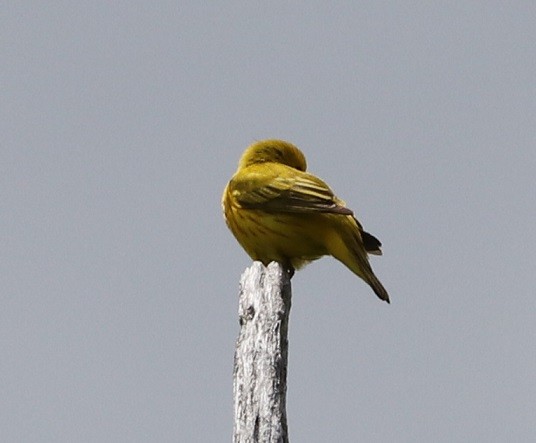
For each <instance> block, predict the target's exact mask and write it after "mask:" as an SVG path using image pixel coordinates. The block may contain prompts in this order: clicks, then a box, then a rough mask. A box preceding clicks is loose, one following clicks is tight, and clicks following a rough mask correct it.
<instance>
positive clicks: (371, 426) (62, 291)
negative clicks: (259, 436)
mask: <svg viewBox="0 0 536 443" xmlns="http://www.w3.org/2000/svg"><path fill="white" fill-rule="evenodd" d="M449 3H450V4H446V3H445V2H395V1H379V2H359V1H352V2H336V3H328V2H299V1H296V2H291V3H289V2H262V3H261V2H259V3H255V2H197V1H182V2H153V3H150V2H139V1H129V2H125V1H118V2H113V3H110V2H101V1H95V2H86V3H81V2H78V3H69V2H45V3H43V2H31V1H26V2H9V4H5V5H4V6H3V12H2V16H1V18H0V36H1V41H2V45H1V59H2V70H1V74H0V88H1V96H0V99H1V102H2V107H1V108H0V109H1V112H2V115H1V123H0V124H1V128H2V129H1V131H0V140H1V150H2V152H1V159H2V161H1V164H0V168H1V171H0V172H1V183H2V185H1V199H0V204H1V214H2V215H1V216H0V236H1V247H0V279H1V280H0V281H1V309H0V353H1V360H0V394H1V398H2V401H1V402H0V440H1V441H6V442H108V441H109V442H177V441H184V442H223V441H230V439H231V433H232V363H233V350H234V343H235V339H236V337H237V334H238V320H237V292H238V281H239V278H240V275H241V273H242V271H243V270H244V268H245V267H246V266H248V265H249V264H250V260H249V258H248V257H247V256H246V254H245V253H244V252H243V251H242V249H241V248H240V247H239V246H238V244H237V243H236V241H235V240H234V238H233V237H232V236H231V234H230V232H228V230H227V228H226V227H225V224H224V222H223V220H222V216H221V209H220V196H221V191H222V189H223V187H224V186H225V183H226V181H227V180H228V179H229V177H230V176H231V175H232V174H233V172H234V171H235V169H236V164H237V161H238V158H239V156H240V154H241V153H242V151H243V150H244V148H245V147H246V146H247V145H248V144H250V143H251V142H252V141H254V140H259V139H262V138H266V137H277V138H284V139H287V140H288V141H291V142H293V143H295V144H297V145H298V146H300V147H301V148H302V150H303V151H304V153H305V155H306V156H307V159H308V164H309V169H310V171H311V172H313V173H315V174H317V175H319V176H320V177H322V178H323V179H324V180H326V181H327V182H328V183H329V184H330V185H331V186H332V188H333V189H334V190H335V192H336V193H337V194H338V195H339V196H340V197H341V198H343V199H344V200H346V202H347V203H348V205H349V206H350V207H351V208H353V209H354V210H355V212H356V213H357V215H358V217H359V218H360V220H361V222H362V223H363V224H364V226H365V228H366V229H367V230H368V231H370V232H371V233H373V234H375V235H376V236H378V237H379V238H380V239H381V240H382V242H383V244H384V256H383V257H380V258H376V257H373V258H372V262H373V267H374V269H375V271H376V273H377V275H378V276H379V277H380V279H381V280H382V282H383V283H384V285H385V286H386V287H387V289H388V290H389V292H390V295H391V299H392V304H391V305H390V306H389V305H387V304H385V303H382V302H380V301H379V300H378V299H377V298H376V297H375V296H374V294H373V293H372V291H371V290H370V289H369V288H368V287H367V286H366V285H365V284H364V283H363V282H362V281H361V280H359V279H358V278H357V277H355V276H354V275H353V274H352V273H350V272H349V271H348V270H347V269H346V268H345V267H344V266H342V265H341V264H340V263H338V262H336V261H335V260H334V259H331V258H325V259H323V260H320V261H318V262H316V263H313V264H311V265H309V267H307V268H306V269H305V270H303V271H301V272H299V273H297V274H296V276H295V277H294V279H293V306H292V312H291V323H290V367H289V380H288V383H289V391H288V415H289V431H290V437H291V440H292V441H293V442H326V441H333V442H355V441H358V440H359V441H364V442H387V441H390V442H395V441H396V442H454V441H456V442H462V441H467V442H506V441H509V442H512V441H516V442H522V441H527V442H528V441H536V426H535V425H534V423H535V422H536V412H535V411H536V408H535V403H534V399H535V398H536V375H535V374H536V353H535V342H536V322H535V314H536V297H535V294H534V291H535V288H536V272H535V263H536V253H535V248H534V244H535V242H536V234H535V228H534V224H535V221H536V217H535V215H536V214H535V212H536V210H535V209H536V192H535V179H534V174H535V170H536V150H535V146H534V141H535V140H536V46H535V44H534V42H535V41H536V27H535V26H534V23H535V19H536V5H535V4H534V2H521V1H519V2H509V3H505V2H495V1H486V2H483V1H473V2H449ZM209 4H210V5H209Z"/></svg>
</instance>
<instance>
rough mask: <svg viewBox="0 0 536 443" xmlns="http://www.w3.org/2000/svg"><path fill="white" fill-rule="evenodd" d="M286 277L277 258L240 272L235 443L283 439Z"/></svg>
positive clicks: (288, 291)
mask: <svg viewBox="0 0 536 443" xmlns="http://www.w3.org/2000/svg"><path fill="white" fill-rule="evenodd" d="M290 304H291V285H290V275H289V273H288V272H287V271H286V270H284V269H283V267H282V266H281V265H280V264H279V263H276V262H272V263H270V264H269V265H268V266H267V267H264V265H263V264H262V263H260V262H254V263H253V265H252V266H251V267H249V268H247V269H246V270H245V271H244V273H243V274H242V278H241V280H240V299H239V308H238V314H239V318H240V334H239V337H238V340H237V343H236V350H235V358H234V371H233V394H234V429H233V441H234V442H235V443H287V442H288V441H289V440H288V430H287V416H286V394H287V363H288V320H289V313H290Z"/></svg>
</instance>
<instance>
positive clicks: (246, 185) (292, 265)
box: [222, 139, 390, 303]
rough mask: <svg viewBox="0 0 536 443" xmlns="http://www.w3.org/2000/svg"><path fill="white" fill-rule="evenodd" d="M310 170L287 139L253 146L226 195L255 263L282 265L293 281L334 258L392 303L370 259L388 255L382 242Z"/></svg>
mask: <svg viewBox="0 0 536 443" xmlns="http://www.w3.org/2000/svg"><path fill="white" fill-rule="evenodd" d="M306 169H307V163H306V160H305V156H304V154H303V153H302V151H301V150H300V149H299V148H298V147H296V146H295V145H293V144H292V143H289V142H287V141H284V140H278V139H267V140H261V141H257V142H255V143H253V144H251V145H250V146H248V147H247V148H246V150H245V151H244V153H243V154H242V156H241V157H240V160H239V162H238V169H237V170H236V172H235V174H234V175H233V176H232V178H231V179H230V181H229V182H228V184H227V185H226V187H225V189H224V191H223V196H222V210H223V214H224V219H225V221H226V223H227V226H228V227H229V229H230V230H231V232H232V233H233V235H234V236H235V238H236V240H237V241H238V243H239V244H240V245H241V246H242V248H243V249H244V250H245V251H246V253H247V254H248V255H249V256H250V257H251V258H252V259H253V260H254V261H257V260H258V261H261V262H262V263H263V264H264V265H265V266H267V265H268V264H269V263H270V262H272V261H276V262H279V263H280V264H281V265H282V266H283V267H284V268H285V269H286V270H287V271H288V272H289V273H290V276H291V277H292V275H293V274H294V271H295V270H297V269H300V268H302V267H303V266H304V265H306V264H307V263H309V262H311V261H313V260H317V259H319V258H320V257H322V256H326V255H331V256H333V257H334V258H336V259H337V260H339V261H340V262H342V263H343V264H344V265H345V266H346V267H347V268H348V269H350V270H351V271H352V272H353V273H354V274H356V275H357V276H358V277H360V278H361V279H362V280H364V281H365V282H366V283H367V284H368V285H369V286H370V287H371V288H372V290H373V291H374V293H375V294H376V295H377V296H378V297H379V298H380V299H381V300H384V301H386V302H387V303H390V300H389V294H388V293H387V290H386V289H385V288H384V287H383V285H382V283H381V282H380V280H378V278H377V277H376V275H374V272H373V270H372V268H371V266H370V263H369V260H368V254H373V255H382V251H381V245H382V244H381V242H380V241H379V240H378V239H377V238H376V237H374V236H373V235H372V234H369V233H368V232H366V231H364V230H363V227H362V226H361V223H360V222H359V221H358V220H357V218H356V217H355V215H354V212H353V211H352V210H351V209H349V208H348V207H347V206H346V203H345V202H344V201H343V200H341V199H339V198H338V197H336V196H335V194H334V193H333V191H332V190H331V188H330V187H329V186H328V185H327V184H326V183H325V182H324V181H323V180H321V179H320V178H318V177H316V176H315V175H313V174H310V173H308V172H306Z"/></svg>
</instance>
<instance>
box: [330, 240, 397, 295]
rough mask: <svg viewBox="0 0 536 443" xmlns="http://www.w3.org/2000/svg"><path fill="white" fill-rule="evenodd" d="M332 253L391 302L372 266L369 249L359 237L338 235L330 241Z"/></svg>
mask: <svg viewBox="0 0 536 443" xmlns="http://www.w3.org/2000/svg"><path fill="white" fill-rule="evenodd" d="M330 245H331V246H332V247H331V248H330V254H331V255H332V256H333V257H335V258H336V259H337V260H339V261H341V262H342V263H344V264H345V265H346V267H347V268H348V269H350V270H351V271H352V272H353V273H354V274H356V275H357V276H358V277H360V278H362V279H363V280H364V281H365V282H366V283H367V284H368V285H369V286H370V287H371V288H372V290H373V291H374V293H375V294H376V295H377V296H378V298H380V299H381V300H384V301H386V302H387V303H390V300H389V294H388V293H387V290H386V289H385V288H384V287H383V285H382V284H381V282H380V280H378V277H376V276H375V275H374V271H373V270H372V268H371V267H370V263H369V261H368V256H367V251H366V250H365V247H364V246H363V244H362V242H361V241H360V239H359V238H358V237H356V236H355V235H352V236H351V238H344V239H343V238H342V236H337V238H333V239H332V242H330Z"/></svg>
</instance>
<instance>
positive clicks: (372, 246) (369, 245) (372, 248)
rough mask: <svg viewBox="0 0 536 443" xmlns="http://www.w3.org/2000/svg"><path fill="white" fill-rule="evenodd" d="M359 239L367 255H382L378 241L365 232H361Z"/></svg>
mask: <svg viewBox="0 0 536 443" xmlns="http://www.w3.org/2000/svg"><path fill="white" fill-rule="evenodd" d="M361 238H362V240H363V246H364V247H365V251H367V252H368V253H369V254H374V255H382V250H381V249H380V247H381V245H382V243H381V242H380V240H378V239H377V238H376V237H374V236H373V235H372V234H369V233H368V232H365V231H361Z"/></svg>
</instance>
